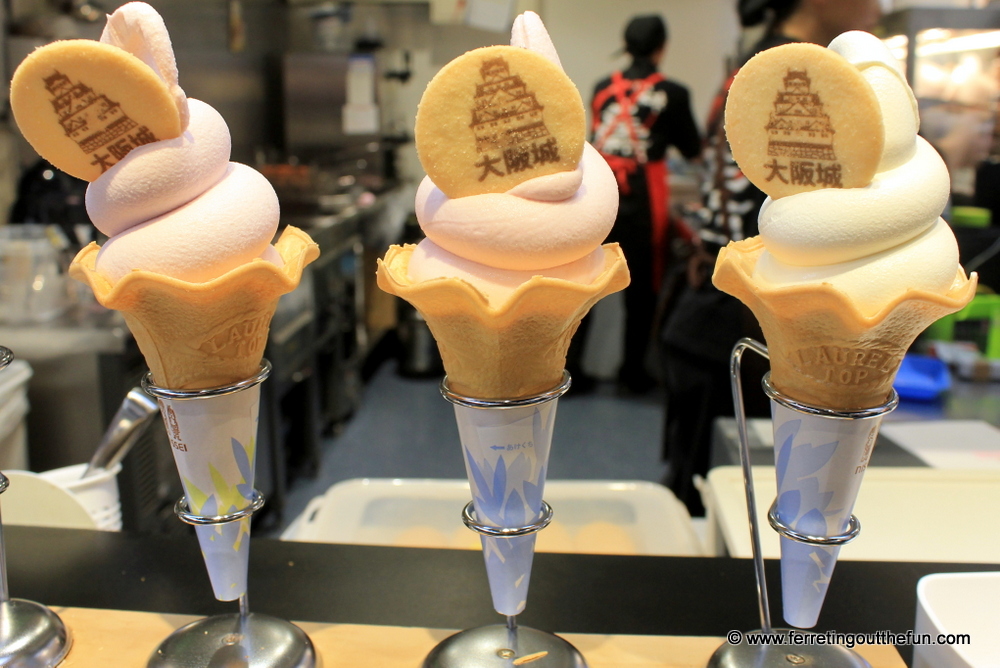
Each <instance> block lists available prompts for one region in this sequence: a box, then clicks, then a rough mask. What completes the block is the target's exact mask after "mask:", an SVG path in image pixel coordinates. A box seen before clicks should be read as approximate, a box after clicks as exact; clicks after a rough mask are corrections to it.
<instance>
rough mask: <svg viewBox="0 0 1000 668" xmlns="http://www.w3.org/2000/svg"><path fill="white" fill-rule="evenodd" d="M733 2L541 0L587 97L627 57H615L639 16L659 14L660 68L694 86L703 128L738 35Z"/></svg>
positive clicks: (565, 60)
mask: <svg viewBox="0 0 1000 668" xmlns="http://www.w3.org/2000/svg"><path fill="white" fill-rule="evenodd" d="M735 7H736V2H735V0H542V7H541V9H542V11H541V16H542V20H543V21H544V22H545V25H546V27H547V28H548V30H549V34H550V35H551V36H552V41H553V42H554V43H555V45H556V49H557V50H558V51H559V58H560V59H561V60H562V64H563V67H564V68H565V70H566V73H567V74H569V77H570V79H572V80H573V81H574V82H575V83H576V85H577V87H578V88H579V89H580V93H581V94H582V95H583V98H584V100H586V101H588V102H589V100H590V95H591V93H592V91H593V88H594V84H595V83H597V81H599V80H600V79H601V78H602V77H604V76H607V75H608V73H610V72H611V71H613V70H614V69H616V68H622V67H627V66H628V62H629V61H628V57H627V56H619V57H617V58H616V57H615V53H617V52H618V51H619V50H621V48H622V46H623V45H624V40H623V38H622V35H623V33H624V31H625V25H626V24H627V23H628V20H629V19H630V18H631V17H632V16H635V15H636V14H652V13H658V14H660V15H662V16H663V17H664V18H665V19H666V21H667V24H668V27H669V30H670V44H669V46H668V51H667V55H666V57H665V58H664V60H663V62H662V63H661V64H660V71H661V72H663V73H664V74H666V75H667V76H668V77H671V78H673V79H676V80H677V81H679V82H680V83H683V84H684V85H686V86H687V87H688V89H690V91H691V95H692V108H693V109H694V114H695V119H696V120H697V121H698V124H699V127H702V128H704V124H705V118H706V116H707V114H708V108H709V105H710V104H711V101H712V98H713V96H714V95H715V93H716V91H717V90H718V87H719V85H720V84H721V83H722V81H723V79H724V77H725V74H726V60H725V59H726V57H727V56H731V55H733V53H734V51H735V50H736V43H737V39H738V37H739V22H738V21H737V18H736V9H735Z"/></svg>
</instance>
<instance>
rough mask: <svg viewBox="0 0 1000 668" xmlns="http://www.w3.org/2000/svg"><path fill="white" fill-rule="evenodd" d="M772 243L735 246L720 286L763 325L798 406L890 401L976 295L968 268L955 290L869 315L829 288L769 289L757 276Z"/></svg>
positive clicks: (718, 268)
mask: <svg viewBox="0 0 1000 668" xmlns="http://www.w3.org/2000/svg"><path fill="white" fill-rule="evenodd" d="M763 252H764V244H763V242H762V241H761V240H760V238H759V237H752V238H750V239H745V240H743V241H735V242H730V243H729V245H728V246H726V247H725V248H723V249H722V250H721V251H720V252H719V257H718V260H717V261H716V265H715V274H714V275H713V277H712V282H713V283H714V284H715V286H716V287H718V288H719V289H720V290H722V291H723V292H727V293H729V294H731V295H733V296H734V297H736V298H737V299H739V300H740V301H742V302H743V303H744V304H746V305H747V306H748V307H749V308H750V310H751V311H753V313H754V315H755V316H756V317H757V321H758V322H759V323H760V326H761V329H762V330H763V332H764V338H765V339H766V340H767V348H768V352H769V355H770V358H771V381H772V382H773V383H774V386H775V387H776V388H777V389H778V390H780V391H781V392H784V393H785V394H787V395H789V396H790V397H792V398H793V399H797V400H798V401H801V402H804V403H807V404H812V405H815V406H822V407H825V408H835V409H841V410H854V409H859V408H870V407H873V406H878V405H879V404H882V403H883V402H884V401H885V400H886V399H887V398H888V396H889V393H890V391H891V388H892V382H893V380H894V379H895V377H896V371H898V370H899V364H900V362H901V361H902V359H903V355H904V354H906V351H907V349H908V348H909V347H910V344H911V343H913V340H914V339H915V338H916V337H917V335H918V334H920V332H922V331H923V330H924V329H925V328H926V327H927V326H928V325H930V324H931V323H932V322H934V321H935V320H937V319H938V318H941V317H942V316H945V315H947V314H949V313H954V312H956V311H958V310H960V309H961V308H962V307H963V306H965V305H966V304H968V303H969V301H970V300H971V299H972V297H973V296H974V295H975V292H976V274H972V275H971V276H970V277H968V278H966V276H965V272H964V271H963V270H962V268H961V267H959V268H958V271H957V273H956V276H955V281H954V283H953V284H952V288H951V290H949V291H948V292H947V293H946V294H936V293H932V292H928V291H924V290H907V291H906V292H904V293H903V294H901V295H899V296H898V297H896V298H895V299H893V300H891V301H890V302H889V303H887V304H886V305H885V306H884V307H883V308H882V309H881V310H880V311H879V312H878V313H875V314H874V315H866V314H864V313H862V312H861V311H860V310H859V309H858V307H857V305H856V304H855V303H854V301H853V300H852V299H851V298H850V297H849V296H848V295H846V294H844V293H843V292H840V291H839V290H837V289H835V288H834V287H833V286H831V285H830V284H828V283H823V284H820V285H797V286H785V287H776V288H772V287H767V288H765V287H761V286H760V285H758V284H757V283H756V282H755V281H754V279H753V272H754V267H755V266H756V264H757V260H758V258H759V257H760V255H761V253H763Z"/></svg>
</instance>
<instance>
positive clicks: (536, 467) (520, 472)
mask: <svg viewBox="0 0 1000 668" xmlns="http://www.w3.org/2000/svg"><path fill="white" fill-rule="evenodd" d="M547 412H548V413H549V416H548V417H546V416H545V415H542V411H535V412H534V414H533V415H532V416H531V421H530V422H529V423H527V424H530V426H531V436H532V444H531V445H530V449H528V450H522V449H511V448H508V449H504V450H499V449H498V448H491V447H489V445H492V443H491V444H489V445H487V444H486V443H480V444H479V445H480V447H481V448H482V451H480V450H479V449H477V448H475V447H470V446H469V445H466V446H465V447H463V450H464V452H465V460H466V466H467V469H468V473H469V479H470V483H471V487H472V496H473V502H474V504H475V509H476V515H477V518H478V519H479V520H480V521H481V522H484V523H486V524H492V525H495V526H504V527H516V526H522V525H524V524H526V523H528V522H531V521H534V520H535V519H536V518H537V517H538V516H539V511H540V508H541V503H542V495H543V491H544V486H545V475H546V466H545V462H546V460H547V457H548V449H549V445H550V439H551V427H552V424H553V423H552V419H553V418H554V413H555V411H554V410H553V411H547ZM547 430H548V431H547ZM475 453H478V454H475ZM480 456H481V458H480ZM482 544H483V556H484V558H485V561H486V568H487V573H488V575H489V578H490V591H491V592H492V595H493V597H494V601H493V604H494V607H495V608H496V609H497V610H498V611H500V612H501V613H502V614H517V613H518V612H520V610H522V609H523V608H524V603H525V601H526V598H527V592H528V584H529V580H530V574H531V562H532V559H533V555H534V545H535V535H529V536H521V537H516V538H507V539H495V538H490V537H483V538H482Z"/></svg>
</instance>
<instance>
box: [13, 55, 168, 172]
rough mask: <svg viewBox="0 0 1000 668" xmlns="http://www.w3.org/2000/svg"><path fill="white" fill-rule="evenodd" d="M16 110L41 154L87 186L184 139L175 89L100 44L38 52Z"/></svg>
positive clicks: (21, 84)
mask: <svg viewBox="0 0 1000 668" xmlns="http://www.w3.org/2000/svg"><path fill="white" fill-rule="evenodd" d="M10 104H11V109H12V110H13V112H14V119H15V120H16V121H17V125H18V127H19V128H20V129H21V133H22V134H23V135H24V138H25V139H27V140H28V143H29V144H31V146H32V147H33V148H34V149H35V150H36V151H37V152H38V154H39V155H40V156H42V157H43V158H45V159H46V160H48V161H49V162H51V163H52V164H53V165H55V166H56V167H58V168H59V169H61V170H63V171H64V172H66V173H67V174H70V175H72V176H75V177H77V178H80V179H83V180H85V181H93V180H95V179H96V178H97V177H99V176H100V175H101V174H103V173H104V172H106V171H107V170H108V169H109V168H110V167H111V166H112V165H114V164H115V163H116V162H118V161H119V160H121V159H122V158H123V157H125V155H126V154H127V153H128V152H129V151H131V150H132V149H133V148H135V147H137V146H142V145H143V144H149V143H151V142H154V141H159V140H161V139H172V138H174V137H178V136H180V134H181V131H182V130H181V116H180V112H179V111H178V109H177V104H176V102H175V101H174V97H173V96H172V95H171V93H170V90H169V88H168V87H167V84H166V83H164V81H163V80H162V79H160V78H159V77H158V76H157V75H156V73H155V72H154V71H153V70H152V69H151V68H150V67H149V66H148V65H146V64H145V63H144V62H142V61H141V60H140V59H138V58H136V57H135V56H133V55H132V54H130V53H128V52H127V51H125V50H123V49H119V48H118V47H115V46H110V45H108V44H102V43H101V42H95V41H93V40H86V39H74V40H63V41H59V42H53V43H52V44H49V45H47V46H43V47H41V48H39V49H36V50H35V51H34V52H32V53H31V55H29V56H28V57H27V58H25V59H24V62H22V63H21V65H20V66H19V67H18V68H17V71H16V72H15V73H14V78H13V79H12V80H11V84H10Z"/></svg>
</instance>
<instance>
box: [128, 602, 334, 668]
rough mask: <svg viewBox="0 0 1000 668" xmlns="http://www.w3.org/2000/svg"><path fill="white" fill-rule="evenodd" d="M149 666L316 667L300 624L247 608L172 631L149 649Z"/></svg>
mask: <svg viewBox="0 0 1000 668" xmlns="http://www.w3.org/2000/svg"><path fill="white" fill-rule="evenodd" d="M147 665H148V667H149V668H189V667H190V666H241V668H316V666H317V665H318V660H317V658H316V649H315V648H314V647H313V644H312V641H311V640H309V636H307V635H306V634H305V633H304V632H303V631H302V629H300V628H299V627H297V626H295V625H294V624H292V623H290V622H286V621H285V620H283V619H278V618H276V617H271V616H270V615H262V614H260V613H256V612H251V613H250V614H249V615H247V616H246V617H242V616H240V615H238V614H235V613H234V614H230V615H216V616H214V617H206V618H205V619H199V620H198V621H195V622H191V623H190V624H188V625H187V626H182V627H181V628H179V629H177V630H176V631H174V632H173V633H171V634H170V635H169V636H168V637H167V639H166V640H164V641H163V642H162V643H160V646H159V647H158V648H157V649H156V652H154V653H153V656H152V658H150V660H149V663H148V664H147Z"/></svg>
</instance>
